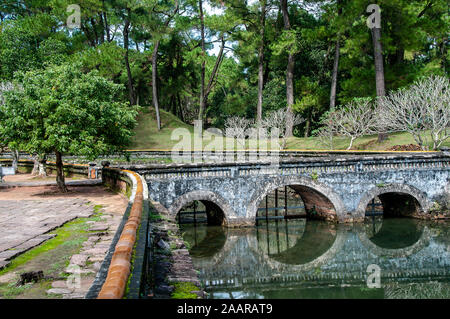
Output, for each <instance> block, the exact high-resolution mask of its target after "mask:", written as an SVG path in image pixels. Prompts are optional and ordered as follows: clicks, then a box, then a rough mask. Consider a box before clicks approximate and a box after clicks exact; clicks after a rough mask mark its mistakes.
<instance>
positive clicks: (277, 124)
mask: <svg viewBox="0 0 450 319" xmlns="http://www.w3.org/2000/svg"><path fill="white" fill-rule="evenodd" d="M287 121H292V123H293V127H295V126H296V125H300V124H302V123H303V122H304V121H305V119H304V118H302V117H301V116H300V115H299V114H292V112H291V111H290V110H289V109H279V110H277V111H272V112H269V113H268V114H267V115H266V116H265V117H264V119H263V120H262V122H261V127H262V128H263V129H265V130H267V133H268V136H271V135H273V133H274V132H275V131H277V132H278V134H279V137H280V138H282V140H283V143H282V144H281V148H285V147H286V142H287V137H288V136H286V125H287Z"/></svg>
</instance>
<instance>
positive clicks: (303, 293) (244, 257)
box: [182, 219, 450, 298]
mask: <svg viewBox="0 0 450 319" xmlns="http://www.w3.org/2000/svg"><path fill="white" fill-rule="evenodd" d="M385 222H386V223H385V225H383V223H382V222H381V220H380V221H379V222H377V223H376V224H375V227H374V228H373V226H374V225H373V224H370V223H368V224H366V225H353V226H352V225H335V224H329V223H325V222H320V221H308V220H289V221H285V220H282V221H278V222H277V221H269V224H263V225H261V224H260V226H258V227H254V228H245V229H226V228H222V227H211V226H206V225H205V226H197V227H194V226H193V225H183V227H182V230H183V235H184V239H185V241H186V242H188V247H190V252H191V256H192V259H193V263H194V267H195V268H196V269H197V270H198V271H199V278H200V280H201V281H202V283H203V285H204V286H205V289H206V291H207V292H208V293H210V295H209V297H210V298H360V297H364V298H385V297H392V296H393V295H394V296H395V295H398V293H397V291H399V289H401V290H402V291H405V293H407V292H408V291H409V286H410V285H411V284H417V285H418V286H417V287H422V283H423V284H426V283H427V282H429V281H430V280H431V281H433V282H443V281H448V279H449V278H450V273H449V271H450V251H449V250H448V241H447V240H446V239H445V238H442V237H443V236H444V237H445V236H446V235H448V232H446V231H445V229H447V228H448V224H447V225H437V224H432V223H429V222H418V221H416V220H409V219H400V220H395V219H392V220H390V219H386V220H385ZM383 227H384V228H383ZM373 229H374V231H373ZM405 234H406V237H407V238H403V239H402V240H401V238H399V237H401V236H405ZM408 234H409V235H408ZM419 234H421V235H420V238H419V239H418V240H417V241H416V242H415V243H414V240H415V239H416V238H417V236H419ZM371 239H372V240H374V241H372V240H371ZM399 240H401V241H399ZM411 244H412V245H411ZM378 245H379V246H378ZM405 246H406V247H405ZM404 247H405V248H404ZM405 256H408V258H404V257H405ZM370 264H377V265H379V266H380V268H381V269H382V284H383V288H382V289H380V290H368V289H367V286H366V280H367V267H368V265H370ZM395 285H397V286H398V285H399V287H397V286H395ZM446 287H447V286H446ZM388 288H389V289H390V292H389V291H388V290H386V289H388ZM394 288H395V289H394ZM393 289H394V290H395V294H393V293H392V291H393Z"/></svg>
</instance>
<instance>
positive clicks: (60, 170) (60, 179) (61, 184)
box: [55, 151, 68, 193]
mask: <svg viewBox="0 0 450 319" xmlns="http://www.w3.org/2000/svg"><path fill="white" fill-rule="evenodd" d="M55 155H56V184H58V188H59V190H60V191H61V192H62V193H67V191H68V190H67V187H66V182H65V178H64V166H63V162H62V154H61V153H60V152H58V151H55Z"/></svg>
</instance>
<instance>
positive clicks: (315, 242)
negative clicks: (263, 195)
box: [257, 219, 336, 265]
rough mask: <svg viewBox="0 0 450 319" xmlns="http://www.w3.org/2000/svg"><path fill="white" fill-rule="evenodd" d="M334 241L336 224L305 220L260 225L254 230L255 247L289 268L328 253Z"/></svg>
mask: <svg viewBox="0 0 450 319" xmlns="http://www.w3.org/2000/svg"><path fill="white" fill-rule="evenodd" d="M335 239H336V225H334V224H329V223H324V222H320V221H307V220H306V219H300V220H291V221H288V220H283V221H275V222H268V223H267V222H266V223H264V222H263V223H261V226H260V227H258V228H257V240H258V248H259V249H260V250H261V251H262V252H263V253H264V254H267V255H268V256H269V257H270V258H273V259H274V260H276V261H278V262H280V263H283V264H289V265H302V264H306V263H309V262H312V261H313V260H315V259H317V258H319V257H320V256H322V255H323V254H324V253H325V252H327V251H328V250H329V249H330V247H331V246H332V245H333V243H334V242H335Z"/></svg>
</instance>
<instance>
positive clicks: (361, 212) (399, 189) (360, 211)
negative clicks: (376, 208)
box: [356, 184, 430, 217]
mask: <svg viewBox="0 0 450 319" xmlns="http://www.w3.org/2000/svg"><path fill="white" fill-rule="evenodd" d="M383 195H385V196H387V195H394V196H405V195H406V196H409V197H412V198H413V199H414V200H415V201H416V203H415V204H416V206H418V207H415V208H416V210H422V211H424V212H427V211H428V209H429V207H430V203H429V201H428V198H427V196H426V194H425V193H424V192H421V191H420V190H418V189H417V188H415V187H413V186H410V185H408V184H389V185H385V186H380V187H377V186H375V187H373V188H372V189H370V190H369V191H367V192H366V193H365V194H364V195H363V196H362V197H361V199H360V201H359V204H358V206H357V209H356V213H357V215H358V216H360V217H364V216H365V212H366V208H367V205H368V204H369V202H370V201H371V200H372V199H374V198H375V197H377V196H378V197H380V196H381V197H380V200H381V202H382V204H383V206H385V205H386V204H388V203H387V201H388V200H389V199H383ZM383 201H384V202H383ZM384 209H386V207H384Z"/></svg>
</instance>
